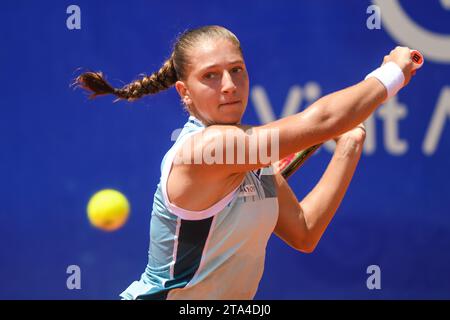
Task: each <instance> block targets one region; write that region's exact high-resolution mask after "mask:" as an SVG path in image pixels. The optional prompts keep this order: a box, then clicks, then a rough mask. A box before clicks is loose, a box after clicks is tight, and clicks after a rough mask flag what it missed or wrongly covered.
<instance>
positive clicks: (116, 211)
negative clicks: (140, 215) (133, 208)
mask: <svg viewBox="0 0 450 320" xmlns="http://www.w3.org/2000/svg"><path fill="white" fill-rule="evenodd" d="M129 212H130V205H129V203H128V200H127V198H126V197H125V196H124V195H123V194H122V193H120V192H119V191H117V190H113V189H104V190H101V191H99V192H97V193H96V194H94V195H93V196H92V198H91V199H90V200H89V203H88V205H87V214H88V218H89V221H90V223H91V224H92V225H93V226H94V227H96V228H99V229H102V230H105V231H114V230H117V229H119V228H120V227H121V226H123V225H124V223H125V222H126V221H127V219H128V215H129Z"/></svg>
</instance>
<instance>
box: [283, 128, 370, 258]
mask: <svg viewBox="0 0 450 320" xmlns="http://www.w3.org/2000/svg"><path fill="white" fill-rule="evenodd" d="M364 139H365V131H364V127H363V126H362V125H361V126H358V127H356V128H355V129H353V130H350V131H348V132H347V133H344V134H343V135H341V136H340V137H338V138H336V139H335V141H336V149H335V151H334V154H333V157H332V159H331V161H330V163H329V164H328V167H327V169H326V171H325V173H324V174H323V176H322V178H321V179H320V181H319V182H318V184H317V185H316V186H315V187H314V189H313V190H312V191H311V192H310V193H309V194H308V195H307V196H306V197H305V198H304V199H303V200H302V201H301V202H298V200H297V197H296V196H295V194H294V192H293V191H292V190H291V188H290V187H289V185H288V183H287V182H286V180H285V179H284V178H283V177H282V176H281V175H280V174H277V175H276V178H275V179H276V184H277V189H278V203H279V217H278V222H277V225H276V227H275V231H274V232H275V234H276V235H277V236H278V237H280V238H281V239H282V240H284V241H285V242H286V243H287V244H289V245H290V246H292V247H293V248H295V249H297V250H299V251H302V252H305V253H310V252H312V251H314V249H315V247H316V246H317V244H318V242H319V240H320V238H321V237H322V234H323V233H324V232H325V229H326V228H327V226H328V224H329V223H330V221H331V219H332V218H333V216H334V214H335V212H336V210H337V208H338V207H339V205H340V204H341V201H342V199H343V198H344V195H345V193H346V191H347V188H348V186H349V184H350V181H351V179H352V177H353V174H354V172H355V169H356V166H357V164H358V161H359V159H360V157H361V152H362V147H363V144H364Z"/></svg>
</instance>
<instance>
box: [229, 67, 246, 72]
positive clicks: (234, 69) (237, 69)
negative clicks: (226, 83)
mask: <svg viewBox="0 0 450 320" xmlns="http://www.w3.org/2000/svg"><path fill="white" fill-rule="evenodd" d="M242 70H243V69H242V67H234V68H233V69H231V72H233V73H239V72H242Z"/></svg>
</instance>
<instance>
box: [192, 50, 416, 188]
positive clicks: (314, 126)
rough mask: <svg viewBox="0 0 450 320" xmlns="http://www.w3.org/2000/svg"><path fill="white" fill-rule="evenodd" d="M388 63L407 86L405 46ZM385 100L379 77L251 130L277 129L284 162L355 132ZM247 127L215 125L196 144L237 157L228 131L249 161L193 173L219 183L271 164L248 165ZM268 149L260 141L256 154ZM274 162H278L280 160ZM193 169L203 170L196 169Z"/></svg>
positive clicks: (408, 66) (204, 167)
mask: <svg viewBox="0 0 450 320" xmlns="http://www.w3.org/2000/svg"><path fill="white" fill-rule="evenodd" d="M388 61H392V62H394V63H396V64H397V65H398V66H399V67H400V69H401V70H402V71H403V75H404V77H405V82H404V84H403V85H406V84H407V83H408V82H409V80H410V78H411V71H412V66H413V64H412V61H411V59H410V50H409V49H408V48H405V47H397V48H396V49H394V50H392V51H391V53H390V54H389V56H385V58H384V61H383V63H386V62H388ZM386 97H387V91H386V88H385V87H384V85H383V84H382V83H381V82H380V81H379V80H378V79H376V78H369V79H367V80H364V81H361V82H360V83H358V84H356V85H353V86H351V87H348V88H346V89H343V90H340V91H337V92H334V93H331V94H329V95H327V96H324V97H322V98H320V99H319V100H317V101H316V102H315V103H313V104H312V105H311V106H309V107H308V108H307V109H305V110H304V111H303V112H300V113H298V114H295V115H291V116H288V117H285V118H282V119H279V120H276V121H273V122H270V123H268V124H265V125H261V126H257V127H253V128H252V130H251V131H252V133H253V134H256V136H259V135H258V133H261V132H263V131H264V130H272V129H274V130H278V133H279V139H278V141H277V142H278V158H279V159H282V158H284V157H286V156H288V155H290V154H292V153H294V152H297V151H299V150H303V149H306V148H308V147H310V146H313V145H316V144H319V143H322V142H325V141H327V140H329V139H332V138H334V137H336V136H338V135H340V134H343V133H344V132H347V131H349V130H351V129H353V128H354V127H356V126H357V125H358V124H360V123H362V122H363V121H364V120H366V119H367V118H368V117H369V116H370V115H371V114H372V112H373V111H374V110H375V109H376V108H377V107H378V106H379V105H380V104H381V103H382V102H383V101H384V100H385V99H386ZM247 128H248V127H244V126H238V125H236V126H231V125H213V126H210V127H208V128H206V129H205V130H204V132H203V133H202V137H201V138H200V140H199V142H200V143H197V144H195V146H196V147H195V148H201V149H204V148H205V147H209V148H210V149H211V148H214V147H216V148H217V141H218V140H222V145H223V150H222V151H223V154H224V155H225V154H228V153H233V154H234V155H235V156H236V154H237V152H238V147H240V145H239V144H227V143H225V142H226V140H225V139H226V138H225V137H226V134H227V132H228V134H229V133H230V132H232V133H233V135H235V136H237V137H238V139H241V141H244V140H245V142H246V143H245V155H246V162H244V163H242V164H239V163H236V161H234V162H233V163H230V164H212V165H208V164H205V163H202V165H200V166H195V165H194V166H193V167H192V166H191V168H190V170H192V171H191V172H192V173H194V174H195V172H197V174H198V172H199V171H200V172H201V173H200V175H206V176H208V177H209V178H213V179H214V180H216V179H217V178H218V179H219V180H220V179H221V178H224V177H229V176H230V175H233V174H236V173H243V172H247V171H250V170H255V169H258V168H261V167H265V166H267V165H268V163H263V162H262V161H261V159H257V161H256V162H254V163H249V161H248V159H249V154H250V152H252V149H251V148H250V146H249V141H250V134H249V132H248V131H245V129H247ZM265 147H266V148H267V149H268V150H271V141H270V139H266V141H265V143H262V141H261V140H258V142H257V151H258V152H259V151H260V150H261V149H262V148H265ZM194 150H195V149H194ZM253 151H254V150H253ZM224 158H225V157H224ZM271 160H273V161H272V162H275V161H276V160H278V159H271ZM194 167H197V168H198V169H201V170H199V171H198V170H195V168H194Z"/></svg>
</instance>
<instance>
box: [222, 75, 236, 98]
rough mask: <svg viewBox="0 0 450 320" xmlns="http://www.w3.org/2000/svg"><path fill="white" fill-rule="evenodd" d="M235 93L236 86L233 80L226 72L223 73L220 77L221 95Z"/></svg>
mask: <svg viewBox="0 0 450 320" xmlns="http://www.w3.org/2000/svg"><path fill="white" fill-rule="evenodd" d="M235 91H236V85H235V84H234V82H233V78H232V77H231V75H230V73H229V72H228V71H225V72H224V73H223V77H222V93H232V92H235Z"/></svg>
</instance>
